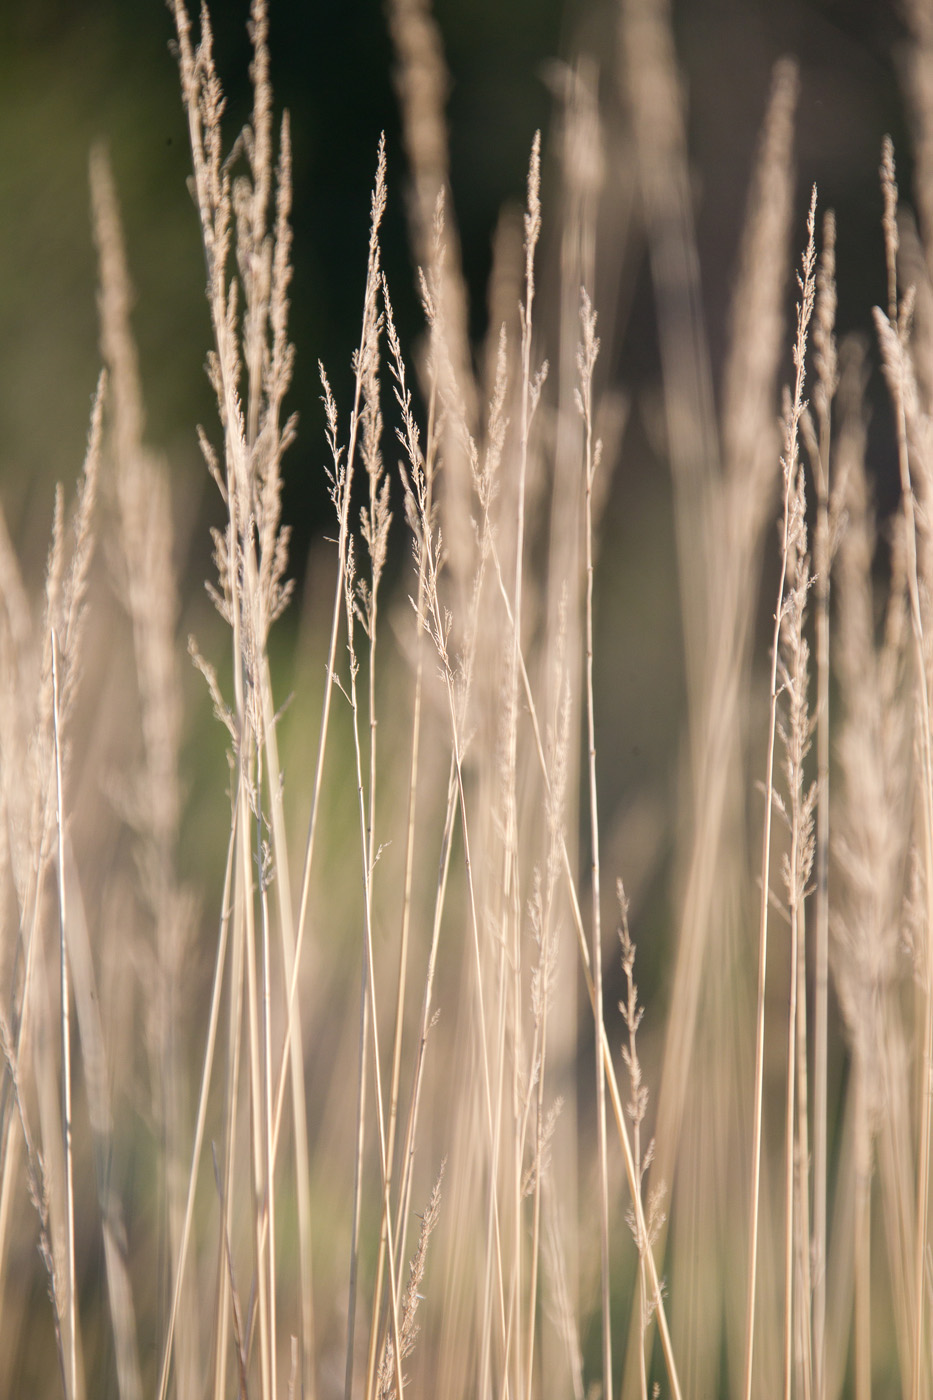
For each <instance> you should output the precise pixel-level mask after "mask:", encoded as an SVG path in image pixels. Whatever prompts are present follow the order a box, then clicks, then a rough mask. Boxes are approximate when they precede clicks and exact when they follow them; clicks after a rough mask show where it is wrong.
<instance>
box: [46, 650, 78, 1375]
mask: <svg viewBox="0 0 933 1400" xmlns="http://www.w3.org/2000/svg"><path fill="white" fill-rule="evenodd" d="M51 634H52V732H53V736H54V742H55V797H56V818H57V821H56V827H57V838H58V916H59V917H58V929H59V944H58V952H59V989H60V992H61V1034H62V1138H63V1141H64V1147H65V1259H66V1274H65V1289H66V1295H67V1300H68V1329H67V1343H68V1400H77V1395H78V1307H77V1298H76V1297H75V1290H76V1280H75V1200H74V1146H73V1143H72V1132H71V985H70V979H69V976H68V950H67V947H66V944H65V928H66V920H67V913H66V905H65V830H64V803H63V801H62V749H61V733H60V731H59V721H60V719H61V716H60V714H59V691H58V638H57V637H56V635H55V629H54V627H53V628H52V629H51Z"/></svg>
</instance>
